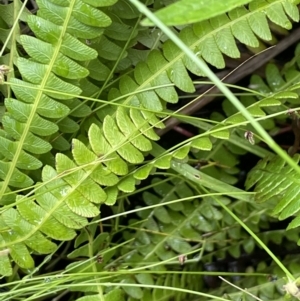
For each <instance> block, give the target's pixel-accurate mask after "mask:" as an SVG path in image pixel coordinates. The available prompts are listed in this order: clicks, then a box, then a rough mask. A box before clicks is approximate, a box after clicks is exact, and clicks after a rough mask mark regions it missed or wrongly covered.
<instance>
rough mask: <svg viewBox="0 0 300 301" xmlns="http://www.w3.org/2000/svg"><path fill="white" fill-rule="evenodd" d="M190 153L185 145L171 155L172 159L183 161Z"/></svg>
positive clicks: (188, 147)
mask: <svg viewBox="0 0 300 301" xmlns="http://www.w3.org/2000/svg"><path fill="white" fill-rule="evenodd" d="M189 151H190V146H189V145H185V146H183V147H180V148H179V149H177V150H175V151H174V152H173V153H172V154H173V157H174V158H176V159H178V160H183V159H185V158H186V157H187V155H188V153H189Z"/></svg>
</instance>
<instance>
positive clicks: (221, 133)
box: [210, 125, 230, 139]
mask: <svg viewBox="0 0 300 301" xmlns="http://www.w3.org/2000/svg"><path fill="white" fill-rule="evenodd" d="M222 127H223V126H222V125H217V126H215V127H213V130H216V129H219V128H222ZM210 135H211V136H212V137H215V138H218V139H229V136H230V133H229V131H228V130H220V131H216V132H214V133H211V134H210Z"/></svg>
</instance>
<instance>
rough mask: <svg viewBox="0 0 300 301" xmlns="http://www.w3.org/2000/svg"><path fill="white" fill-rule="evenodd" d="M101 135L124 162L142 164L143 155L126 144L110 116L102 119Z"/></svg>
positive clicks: (124, 138) (129, 144)
mask: <svg viewBox="0 0 300 301" xmlns="http://www.w3.org/2000/svg"><path fill="white" fill-rule="evenodd" d="M103 133H104V136H105V138H106V139H107V141H108V142H109V143H110V145H111V146H112V147H114V148H116V151H117V152H118V153H119V155H120V156H121V157H122V158H124V159H125V160H126V161H128V162H129V163H135V164H136V163H141V162H143V160H144V156H143V154H142V153H141V152H140V151H138V150H137V149H136V148H135V147H134V146H133V145H132V144H131V143H128V142H127V139H126V137H125V136H124V135H123V134H122V133H121V132H120V130H119V129H118V127H117V125H116V123H115V121H114V119H112V118H111V117H110V116H106V118H105V119H104V123H103Z"/></svg>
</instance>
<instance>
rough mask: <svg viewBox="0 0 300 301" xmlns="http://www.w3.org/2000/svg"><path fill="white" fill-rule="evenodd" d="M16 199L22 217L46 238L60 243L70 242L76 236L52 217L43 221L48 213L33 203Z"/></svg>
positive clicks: (21, 198) (24, 199) (20, 198)
mask: <svg viewBox="0 0 300 301" xmlns="http://www.w3.org/2000/svg"><path fill="white" fill-rule="evenodd" d="M18 199H19V200H21V202H19V204H18V206H17V208H18V211H19V213H20V214H21V215H22V217H23V218H24V219H25V220H27V221H28V222H30V223H31V224H33V225H34V226H36V227H37V228H38V227H39V229H40V231H41V232H43V233H45V234H46V235H47V236H49V237H51V238H53V239H56V240H62V241H64V240H71V239H73V238H74V237H75V236H76V232H75V231H74V230H72V229H69V228H67V227H66V226H64V225H62V224H61V223H59V222H58V221H57V220H56V219H55V218H53V217H52V216H50V217H47V219H46V220H44V219H45V217H46V216H47V215H48V213H47V212H46V211H45V210H44V209H43V208H41V207H40V206H38V205H37V204H36V203H34V202H33V201H29V199H27V198H26V197H21V196H20V197H19V198H18Z"/></svg>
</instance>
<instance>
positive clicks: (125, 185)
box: [118, 176, 135, 193]
mask: <svg viewBox="0 0 300 301" xmlns="http://www.w3.org/2000/svg"><path fill="white" fill-rule="evenodd" d="M118 188H119V190H121V191H123V192H126V193H129V192H133V191H134V190H135V179H134V177H133V176H128V177H126V178H125V179H123V180H121V181H120V182H119V183H118Z"/></svg>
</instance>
